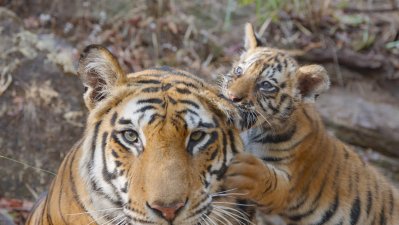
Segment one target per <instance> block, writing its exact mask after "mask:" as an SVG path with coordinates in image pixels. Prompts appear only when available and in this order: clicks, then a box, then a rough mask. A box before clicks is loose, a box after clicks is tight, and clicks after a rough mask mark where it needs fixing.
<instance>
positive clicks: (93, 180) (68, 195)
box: [26, 45, 254, 225]
mask: <svg viewBox="0 0 399 225" xmlns="http://www.w3.org/2000/svg"><path fill="white" fill-rule="evenodd" d="M78 73H79V76H80V78H81V80H82V82H83V85H84V86H85V89H86V90H85V93H84V100H85V103H86V106H87V108H88V109H89V115H88V119H87V124H86V129H85V133H84V135H83V137H82V139H81V140H80V141H78V142H77V144H76V145H75V146H74V147H73V148H72V150H71V151H70V152H69V154H68V155H67V156H66V157H65V159H64V161H63V163H62V165H61V166H60V168H59V171H58V174H57V176H56V178H55V179H54V181H53V183H52V185H51V187H50V189H49V191H48V194H47V196H45V197H44V198H42V199H41V200H40V201H39V202H38V203H37V205H36V206H35V207H34V209H33V210H32V214H31V216H30V218H29V219H28V221H27V223H26V224H28V225H38V224H41V225H51V224H56V225H59V224H64V225H66V224H74V225H88V224H91V225H94V224H115V225H128V224H130V225H131V224H135V225H149V224H151V225H186V224H189V225H190V224H191V225H198V224H213V225H216V224H248V223H250V221H249V219H250V215H249V216H248V217H249V218H247V215H248V214H250V213H251V209H250V208H249V207H245V206H243V205H240V204H237V202H236V199H235V198H233V197H234V196H233V195H231V194H230V193H229V192H228V191H223V190H222V189H221V188H222V178H223V175H224V174H225V172H226V170H227V167H228V166H229V164H230V162H231V159H232V158H233V156H234V155H235V154H236V153H239V152H242V151H243V144H242V142H241V139H240V136H239V131H238V130H237V129H236V128H235V126H234V125H233V124H232V123H231V121H230V113H234V110H235V107H234V106H233V105H231V104H230V102H229V101H228V100H227V99H224V98H222V97H220V96H218V94H219V92H218V90H217V89H216V88H212V87H210V86H209V85H207V84H206V83H204V82H203V81H201V80H200V79H198V78H195V77H194V76H193V75H190V74H188V73H187V72H184V71H181V70H177V69H172V68H168V67H161V68H156V69H150V70H144V71H141V72H137V73H133V74H127V75H126V74H125V73H124V72H123V71H122V69H121V67H120V66H119V64H118V63H117V60H116V59H115V58H114V56H113V55H112V54H111V53H110V52H109V51H108V50H107V49H105V48H103V47H101V46H98V45H91V46H88V47H87V48H86V49H85V50H84V52H83V54H82V57H81V59H80V65H79V71H78ZM229 109H231V111H229ZM252 211H254V210H252Z"/></svg>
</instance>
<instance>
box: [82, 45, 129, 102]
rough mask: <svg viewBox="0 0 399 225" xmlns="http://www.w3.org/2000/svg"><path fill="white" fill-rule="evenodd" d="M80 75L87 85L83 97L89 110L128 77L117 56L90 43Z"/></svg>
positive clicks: (83, 59)
mask: <svg viewBox="0 0 399 225" xmlns="http://www.w3.org/2000/svg"><path fill="white" fill-rule="evenodd" d="M78 75H79V77H80V79H81V80H82V83H83V85H84V87H85V93H84V95H83V99H84V101H85V104H86V107H87V108H88V109H89V110H91V109H93V108H94V107H95V105H96V104H97V103H98V102H100V101H102V100H103V99H105V98H107V97H108V95H109V93H110V90H111V89H112V88H113V87H115V86H117V85H120V84H122V83H124V82H125V79H126V75H125V74H124V73H123V71H122V68H121V67H120V65H119V63H118V61H117V60H116V58H115V57H114V56H113V55H112V53H111V52H109V51H108V50H107V49H106V48H104V47H102V46H100V45H89V46H87V47H86V48H85V49H84V50H83V53H82V54H81V56H80V60H79V67H78Z"/></svg>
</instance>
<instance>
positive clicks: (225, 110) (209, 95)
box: [199, 89, 240, 125]
mask: <svg viewBox="0 0 399 225" xmlns="http://www.w3.org/2000/svg"><path fill="white" fill-rule="evenodd" d="M199 97H200V98H202V99H203V100H204V101H205V102H207V103H208V106H210V108H211V110H212V112H213V113H215V114H216V115H218V116H219V117H221V118H224V119H225V122H226V123H227V124H231V125H234V124H233V123H235V122H236V121H239V117H240V114H239V112H238V109H237V108H236V107H235V106H234V104H233V103H232V102H231V101H229V100H228V99H227V98H225V97H224V96H223V95H222V94H219V93H218V91H217V90H212V89H211V90H202V91H200V92H199Z"/></svg>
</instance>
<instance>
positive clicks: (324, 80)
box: [297, 65, 330, 102]
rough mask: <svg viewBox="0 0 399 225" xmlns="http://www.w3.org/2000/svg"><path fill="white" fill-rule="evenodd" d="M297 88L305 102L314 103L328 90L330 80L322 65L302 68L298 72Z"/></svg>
mask: <svg viewBox="0 0 399 225" xmlns="http://www.w3.org/2000/svg"><path fill="white" fill-rule="evenodd" d="M297 79H298V82H297V88H298V90H299V93H300V94H301V96H302V99H303V101H305V102H314V101H315V99H316V97H317V96H318V95H319V94H321V93H322V92H324V91H326V90H328V88H329V86H330V78H329V77H328V74H327V71H326V70H325V69H324V67H323V66H320V65H309V66H302V67H300V68H299V69H298V71H297Z"/></svg>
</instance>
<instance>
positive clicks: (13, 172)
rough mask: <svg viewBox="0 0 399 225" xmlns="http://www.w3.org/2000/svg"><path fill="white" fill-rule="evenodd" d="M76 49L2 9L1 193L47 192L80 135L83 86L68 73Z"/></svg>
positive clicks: (28, 195) (23, 195) (29, 195)
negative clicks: (25, 25) (33, 30)
mask: <svg viewBox="0 0 399 225" xmlns="http://www.w3.org/2000/svg"><path fill="white" fill-rule="evenodd" d="M76 52H77V51H76V50H75V49H74V48H73V47H72V46H70V45H68V44H67V43H65V42H64V41H62V39H60V38H58V37H56V36H51V35H37V34H34V33H31V32H29V31H27V30H25V29H24V28H23V26H22V23H21V21H20V20H19V19H18V18H17V16H16V15H15V14H14V13H12V12H11V11H9V10H7V9H4V8H0V59H1V60H0V90H3V93H2V95H1V96H0V127H1V128H2V129H0V193H1V195H2V196H7V197H15V198H28V199H34V196H37V195H39V194H40V193H41V192H43V191H44V190H46V189H47V188H48V186H49V182H50V181H51V179H52V178H53V177H54V174H53V173H55V172H56V171H57V169H58V166H59V164H60V162H61V160H62V158H63V157H64V155H65V154H66V152H67V151H69V148H70V147H71V146H72V145H73V144H74V143H75V142H76V141H77V140H78V139H79V137H80V136H81V135H82V133H83V124H84V115H85V113H84V104H83V101H82V96H81V95H82V93H83V87H82V85H81V84H80V81H79V79H78V78H77V77H75V76H67V75H66V74H74V73H75V68H74V65H73V63H72V62H73V61H74V58H75V59H76V57H77V54H75V53H76ZM2 77H5V78H4V79H3V80H6V81H7V80H9V79H10V78H7V77H11V79H12V82H4V81H3V82H2V79H1V78H2ZM7 83H9V84H8V85H2V84H7ZM2 87H3V89H2Z"/></svg>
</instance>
